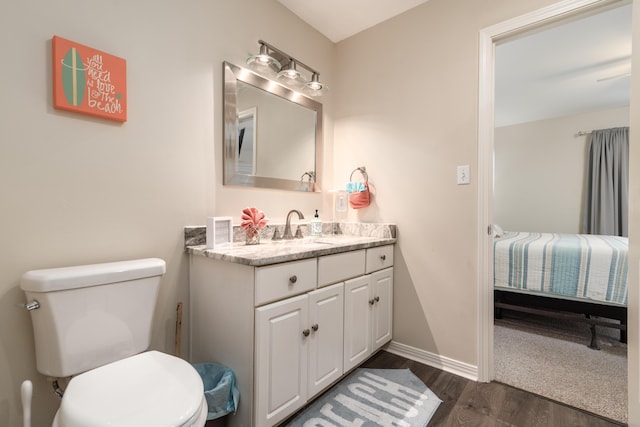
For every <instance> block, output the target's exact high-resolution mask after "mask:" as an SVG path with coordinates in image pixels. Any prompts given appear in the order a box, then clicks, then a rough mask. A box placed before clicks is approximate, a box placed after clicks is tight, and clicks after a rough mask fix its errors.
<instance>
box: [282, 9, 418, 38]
mask: <svg viewBox="0 0 640 427" xmlns="http://www.w3.org/2000/svg"><path fill="white" fill-rule="evenodd" d="M278 1H279V2H280V3H282V4H283V5H284V6H285V7H286V8H287V9H289V10H291V11H292V12H293V13H295V14H296V15H298V16H299V17H300V18H301V19H302V20H303V21H305V22H306V23H307V24H309V25H311V26H312V27H313V28H315V29H316V30H318V31H319V32H320V33H322V34H324V35H325V36H326V37H327V38H328V39H329V40H331V41H332V42H334V43H338V42H339V41H341V40H344V39H346V38H348V37H351V36H352V35H354V34H356V33H359V32H360V31H363V30H366V29H367V28H370V27H373V26H374V25H376V24H379V23H380V22H382V21H386V20H387V19H389V18H393V17H394V16H396V15H399V14H401V13H402V12H405V11H407V10H409V9H412V8H414V7H416V6H418V5H419V4H422V3H426V2H427V1H428V0H322V1H310V0H278Z"/></svg>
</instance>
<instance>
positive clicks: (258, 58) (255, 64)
mask: <svg viewBox="0 0 640 427" xmlns="http://www.w3.org/2000/svg"><path fill="white" fill-rule="evenodd" d="M247 65H249V67H251V68H253V69H254V70H256V71H258V72H262V73H266V74H270V75H275V74H276V73H277V72H278V71H280V69H281V68H282V64H280V61H278V60H277V59H276V58H274V57H273V56H271V55H269V48H268V47H267V45H266V44H265V43H263V42H260V53H259V54H257V55H252V56H250V57H248V58H247Z"/></svg>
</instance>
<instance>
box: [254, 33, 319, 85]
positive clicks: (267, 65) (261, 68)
mask: <svg viewBox="0 0 640 427" xmlns="http://www.w3.org/2000/svg"><path fill="white" fill-rule="evenodd" d="M258 43H260V54H258V55H253V56H250V57H249V58H247V65H249V67H250V68H252V69H254V70H255V71H258V72H259V73H264V74H268V75H273V74H274V73H276V72H277V73H278V74H277V78H278V81H280V82H281V83H283V84H285V85H287V86H290V87H292V88H293V89H296V90H299V89H302V92H303V93H304V94H306V95H309V96H320V95H323V94H325V93H326V92H327V90H328V88H327V85H325V84H324V83H320V73H318V72H317V71H316V70H314V69H313V68H311V67H309V66H308V65H305V64H303V63H302V62H300V61H298V60H297V59H295V58H294V57H292V56H290V55H288V54H286V53H284V52H283V51H281V50H279V49H277V48H275V47H273V46H272V45H270V44H269V43H267V42H265V41H262V40H258ZM298 67H301V68H303V69H305V70H306V71H308V73H309V74H310V76H311V78H310V80H309V79H306V78H305V77H303V75H302V74H301V73H300V71H299V70H298Z"/></svg>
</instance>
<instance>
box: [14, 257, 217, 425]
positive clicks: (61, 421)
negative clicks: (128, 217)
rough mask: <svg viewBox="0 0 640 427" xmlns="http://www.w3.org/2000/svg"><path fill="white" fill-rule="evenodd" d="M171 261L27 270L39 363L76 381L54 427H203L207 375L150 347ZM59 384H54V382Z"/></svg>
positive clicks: (24, 280)
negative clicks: (161, 287)
mask: <svg viewBox="0 0 640 427" xmlns="http://www.w3.org/2000/svg"><path fill="white" fill-rule="evenodd" d="M165 269H166V266H165V262H164V261H163V260H161V259H158V258H148V259H142V260H133V261H119V262H112V263H104V264H92V265H83V266H74V267H63V268H53V269H44V270H33V271H29V272H27V273H25V274H24V275H23V276H22V278H21V280H20V288H21V289H22V290H23V291H24V292H25V295H26V297H27V300H28V302H27V304H25V308H27V309H28V310H29V312H30V314H31V320H32V323H33V331H34V339H35V348H36V368H37V369H38V371H39V372H40V373H42V374H43V375H46V376H48V377H51V378H53V379H56V378H71V379H70V380H69V382H68V384H67V387H66V389H65V390H64V393H63V396H62V401H61V403H60V408H59V409H58V412H57V413H56V415H55V418H54V420H53V424H52V425H53V426H55V427H133V426H135V427H145V426H150V427H178V426H180V427H202V426H204V425H205V423H206V418H207V412H208V411H207V409H208V408H207V402H206V398H205V394H204V385H203V382H202V378H201V377H200V375H199V374H198V372H197V371H196V369H195V368H194V367H193V366H192V365H191V364H189V363H188V362H186V361H184V360H182V359H180V358H178V357H174V356H171V355H169V354H165V353H161V352H158V351H149V350H148V347H149V343H150V336H151V325H152V320H153V312H154V309H155V303H156V300H157V296H158V290H159V285H160V279H161V277H162V275H163V274H164V273H165ZM54 384H56V383H54Z"/></svg>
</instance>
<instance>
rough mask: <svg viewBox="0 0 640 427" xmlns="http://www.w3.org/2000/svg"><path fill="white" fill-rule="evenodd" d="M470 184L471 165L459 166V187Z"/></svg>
mask: <svg viewBox="0 0 640 427" xmlns="http://www.w3.org/2000/svg"><path fill="white" fill-rule="evenodd" d="M470 182H471V177H470V176H469V165H464V166H458V185H466V184H469V183H470Z"/></svg>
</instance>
